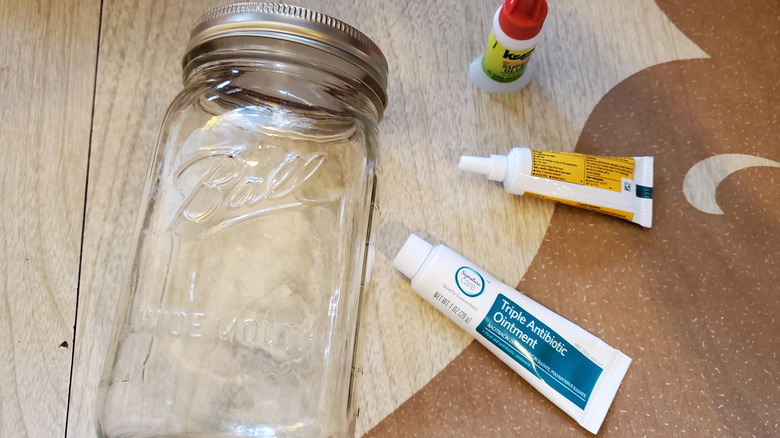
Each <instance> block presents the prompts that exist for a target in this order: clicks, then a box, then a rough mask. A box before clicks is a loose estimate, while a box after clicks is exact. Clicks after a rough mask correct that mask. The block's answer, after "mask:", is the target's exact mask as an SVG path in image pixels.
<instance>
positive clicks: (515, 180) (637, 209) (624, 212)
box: [459, 148, 653, 228]
mask: <svg viewBox="0 0 780 438" xmlns="http://www.w3.org/2000/svg"><path fill="white" fill-rule="evenodd" d="M459 167H460V168H461V169H462V170H466V171H469V172H474V173H479V174H481V175H485V176H487V178H488V179H489V180H492V181H501V182H502V183H503V184H504V189H505V190H506V191H507V192H509V193H513V194H515V195H522V194H528V195H535V196H538V197H541V198H545V199H552V200H554V201H558V202H562V203H564V204H569V205H573V206H575V207H581V208H586V209H588V210H593V211H598V212H600V213H605V214H608V215H612V216H616V217H619V218H621V219H626V220H629V221H631V222H634V223H637V224H639V225H641V226H643V227H647V228H650V227H651V226H652V225H653V157H629V158H626V157H600V156H596V155H585V154H576V153H570V152H554V151H540V150H533V149H527V148H515V149H512V151H511V152H509V154H508V155H506V156H504V155H491V156H490V158H482V157H468V156H463V157H461V158H460V164H459Z"/></svg>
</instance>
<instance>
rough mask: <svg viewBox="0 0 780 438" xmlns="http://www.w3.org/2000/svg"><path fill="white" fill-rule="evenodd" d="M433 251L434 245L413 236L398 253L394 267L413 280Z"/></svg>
mask: <svg viewBox="0 0 780 438" xmlns="http://www.w3.org/2000/svg"><path fill="white" fill-rule="evenodd" d="M432 249H433V245H431V244H430V243H428V242H426V241H425V240H423V239H422V238H420V237H419V236H418V235H416V234H412V235H410V236H409V238H408V239H406V243H404V246H402V247H401V250H400V251H398V255H397V256H395V260H393V266H395V268H396V269H398V270H399V271H401V273H402V274H404V275H405V276H407V277H409V278H413V277H414V275H415V274H417V271H419V270H420V268H421V267H422V265H423V263H425V259H427V258H428V254H430V252H431V250H432Z"/></svg>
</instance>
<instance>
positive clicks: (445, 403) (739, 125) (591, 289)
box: [365, 0, 780, 438]
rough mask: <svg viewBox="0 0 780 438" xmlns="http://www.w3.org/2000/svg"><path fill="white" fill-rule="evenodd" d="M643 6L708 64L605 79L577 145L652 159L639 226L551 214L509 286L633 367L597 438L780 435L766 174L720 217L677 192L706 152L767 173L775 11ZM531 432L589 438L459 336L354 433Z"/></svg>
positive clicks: (777, 265) (741, 187) (739, 177)
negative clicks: (379, 415) (409, 392)
mask: <svg viewBox="0 0 780 438" xmlns="http://www.w3.org/2000/svg"><path fill="white" fill-rule="evenodd" d="M658 4H659V6H660V7H661V8H662V9H663V10H664V12H665V13H666V14H667V15H668V16H669V18H670V20H671V21H672V22H673V23H674V24H675V25H677V26H678V27H679V28H680V30H681V31H682V32H684V33H685V34H686V35H688V36H689V38H691V39H692V40H693V41H694V42H696V43H697V44H698V45H699V46H700V47H701V48H702V49H703V50H704V51H705V52H707V53H708V54H709V55H710V56H711V59H697V60H683V61H675V62H670V63H666V64H661V65H657V66H653V67H651V68H648V69H645V70H643V71H641V72H639V73H638V74H636V75H633V76H631V77H630V78H628V79H626V80H625V81H623V82H621V83H620V84H619V85H617V86H616V87H615V88H613V89H612V90H611V91H610V92H609V93H608V94H607V95H606V96H605V97H604V98H603V99H602V100H601V101H600V102H599V104H598V105H597V106H596V108H595V109H594V111H593V112H592V114H591V116H590V117H589V119H588V121H587V123H586V125H585V128H584V130H583V132H582V134H581V136H580V138H579V141H578V144H577V148H576V150H577V151H578V152H585V153H595V154H600V155H619V156H630V155H653V156H655V159H656V171H655V184H654V207H655V212H654V225H653V228H652V229H650V230H645V229H641V228H639V227H637V226H635V225H632V224H629V223H624V222H621V221H618V220H616V219H613V218H610V217H606V216H599V215H595V214H592V213H588V212H584V211H581V210H577V209H575V208H572V207H567V206H558V207H556V210H555V213H554V215H553V219H552V222H551V223H550V226H549V229H548V231H547V235H546V237H545V240H544V243H543V244H542V246H541V248H540V250H539V252H538V253H537V255H536V257H535V259H534V260H533V262H532V264H531V266H530V268H529V269H528V271H527V272H526V274H525V276H524V278H523V280H522V281H521V282H520V284H519V285H518V286H517V287H518V289H519V290H521V291H523V292H525V293H527V294H528V295H529V296H531V297H532V298H534V299H535V300H537V301H539V302H540V303H542V304H544V305H547V306H548V307H550V308H552V309H554V310H556V311H557V312H559V313H560V314H561V315H564V316H566V317H567V318H569V319H570V320H572V321H574V322H576V323H578V324H579V325H581V326H582V327H584V328H586V329H587V330H589V331H590V332H592V333H594V334H596V335H597V336H599V337H600V338H602V339H604V340H605V341H606V342H607V343H609V344H611V345H613V346H615V347H617V348H618V349H620V350H621V351H623V352H624V353H626V354H627V355H628V356H630V357H631V358H632V359H633V363H632V365H631V367H630V368H629V371H628V373H627V375H626V378H625V379H624V381H623V384H622V386H621V388H620V390H619V392H618V394H617V396H616V398H615V401H614V403H613V405H612V407H611V409H610V411H609V413H608V414H607V418H606V420H605V422H604V424H603V425H602V428H601V431H600V433H599V435H601V436H624V437H641V436H663V437H668V436H759V437H769V436H780V426H779V425H778V422H780V414H779V413H780V389H778V387H779V386H780V369H779V368H778V357H777V356H778V352H780V342H779V341H778V335H779V334H780V322H779V321H778V317H777V316H776V315H777V314H778V313H780V303H779V301H778V298H777V296H778V292H780V286H779V285H778V284H779V283H778V272H780V262H778V249H780V202H778V201H780V185H779V184H778V181H780V169H777V168H772V167H751V168H747V169H744V170H741V171H739V172H735V173H733V174H732V175H730V176H729V177H727V178H726V179H725V180H724V181H723V182H722V183H721V184H720V185H719V186H718V190H717V196H716V199H717V203H718V205H719V206H720V207H721V208H722V210H723V211H724V212H725V214H723V215H715V214H709V213H705V212H702V211H700V210H697V209H696V208H694V207H693V206H692V205H691V204H690V203H689V202H688V201H687V200H686V198H685V195H684V194H683V180H684V177H685V175H686V173H687V172H688V171H689V169H690V168H691V167H692V166H693V165H695V164H696V163H697V162H699V161H701V160H703V159H706V158H709V157H713V156H718V155H724V154H744V155H751V156H756V157H762V158H765V159H769V160H773V161H774V162H776V163H780V128H779V127H778V116H777V114H778V109H779V108H778V102H780V90H779V89H778V87H779V85H778V73H779V72H780V62H779V61H778V54H780V53H778V52H780V3H778V2H774V1H771V2H770V1H753V2H727V1H724V0H717V1H707V2H705V1H701V0H697V1H693V2H674V1H666V0H659V1H658ZM723 159H724V160H728V159H733V156H731V155H724V157H723ZM465 255H466V256H467V257H468V254H465ZM529 434H530V435H532V436H549V437H557V436H590V434H589V433H588V432H587V431H585V430H584V429H582V428H581V427H579V426H578V425H577V424H576V423H575V422H574V421H573V420H572V419H570V418H569V417H568V416H567V415H565V414H564V413H563V412H562V411H560V410H559V409H558V408H556V407H555V406H553V405H552V404H551V403H550V402H548V401H547V400H546V399H545V398H544V397H543V396H542V395H540V394H539V393H538V392H536V391H535V390H534V389H533V388H532V387H531V386H530V385H529V384H527V383H526V382H524V381H523V380H522V379H520V378H519V377H518V376H517V375H515V374H514V373H513V372H512V371H511V370H510V369H509V368H508V367H506V366H505V365H503V364H502V363H501V362H500V361H498V360H497V359H495V358H494V357H493V356H492V355H490V353H488V352H487V350H485V349H484V348H483V347H482V346H480V345H479V344H477V343H476V342H473V343H472V344H471V345H470V346H469V347H467V348H466V350H465V351H463V353H461V354H460V355H459V356H458V357H457V358H455V359H454V360H453V361H452V362H451V363H450V364H449V365H448V366H447V367H446V368H445V369H444V370H443V371H441V372H440V373H439V374H438V375H437V376H436V377H435V378H434V379H433V380H431V381H430V382H429V383H428V384H427V385H426V386H425V387H424V388H423V389H422V390H420V391H419V392H417V393H416V394H415V395H414V396H412V397H411V398H410V399H409V400H408V401H407V402H406V403H404V404H402V405H401V406H400V407H399V408H398V409H397V410H396V411H395V412H394V413H392V414H391V415H390V416H388V417H387V418H386V419H385V420H383V421H382V422H380V423H379V424H378V425H377V426H376V427H374V428H373V429H372V430H371V431H369V432H368V433H367V434H366V435H365V436H366V437H375V438H381V437H391V436H392V437H397V436H403V437H406V436H409V437H416V436H420V437H503V436H523V435H529Z"/></svg>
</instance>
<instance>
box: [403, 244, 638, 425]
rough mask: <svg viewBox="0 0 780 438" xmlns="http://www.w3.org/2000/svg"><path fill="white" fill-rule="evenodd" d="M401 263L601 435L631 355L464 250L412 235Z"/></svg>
mask: <svg viewBox="0 0 780 438" xmlns="http://www.w3.org/2000/svg"><path fill="white" fill-rule="evenodd" d="M393 266H395V267H396V268H397V269H398V270H399V271H401V273H403V274H404V275H405V276H407V277H409V278H411V280H412V289H413V290H414V291H415V292H417V294H419V295H420V296H421V297H423V298H424V299H425V300H427V301H428V302H429V303H431V304H432V305H433V306H434V307H436V308H437V309H439V311H440V312H442V313H443V314H445V315H446V316H448V317H449V318H450V319H451V320H453V321H454V322H455V323H456V324H458V325H459V326H460V327H461V328H462V329H463V330H466V332H468V333H469V334H470V335H472V336H474V338H475V339H476V340H477V341H479V342H480V343H481V344H482V345H484V346H485V347H486V348H487V349H488V350H490V352H492V353H493V354H495V355H496V356H497V357H498V358H499V359H501V361H503V362H504V363H505V364H507V365H508V366H509V367H510V368H512V369H513V370H514V371H515V372H517V373H518V374H519V375H520V376H522V377H523V378H524V379H525V380H527V381H528V382H529V383H531V385H533V386H534V388H536V389H537V390H539V391H540V392H541V393H542V394H544V395H545V396H546V397H547V398H548V399H550V401H552V402H553V403H554V404H555V405H557V406H558V407H559V408H561V409H563V411H564V412H566V413H567V414H569V415H570V416H571V417H573V418H574V419H575V420H576V421H577V422H578V423H579V424H580V425H582V426H583V427H584V428H585V429H587V430H588V431H589V432H591V433H594V434H595V433H597V432H598V430H599V427H601V423H602V422H603V421H604V417H605V416H606V414H607V410H608V409H609V406H610V404H612V399H613V398H614V397H615V393H616V392H617V390H618V386H620V382H621V381H622V380H623V376H624V375H625V374H626V371H627V370H628V366H629V364H630V363H631V359H630V358H629V357H628V356H626V355H625V354H623V353H621V352H620V351H618V350H616V349H614V348H612V347H610V346H609V345H607V344H606V343H604V342H603V341H602V340H600V339H598V338H597V337H595V336H593V335H591V334H590V333H588V332H587V331H585V330H584V329H582V328H581V327H579V326H577V325H575V324H574V323H572V322H570V321H568V320H566V319H564V318H563V317H561V316H560V315H558V314H556V313H554V312H553V311H551V310H549V309H547V308H546V307H544V306H542V305H541V304H539V303H537V302H535V301H533V300H532V299H530V298H528V297H527V296H525V295H523V294H522V293H520V292H518V291H517V290H515V289H513V288H512V287H509V286H507V285H506V284H503V283H501V282H500V281H498V280H496V279H495V278H493V277H492V276H491V275H490V274H488V273H487V272H485V271H483V270H482V269H481V268H479V267H477V266H475V265H474V264H473V263H471V262H470V261H468V260H466V259H465V258H464V257H463V256H461V255H459V254H457V253H456V252H454V251H453V250H451V249H449V248H447V247H446V246H443V245H437V246H435V247H434V246H432V245H431V244H430V243H428V242H426V241H425V240H423V239H421V238H420V237H418V236H417V235H414V234H412V235H411V236H409V238H408V240H407V241H406V243H405V244H404V246H403V247H402V248H401V250H400V251H399V253H398V255H397V256H396V258H395V260H394V261H393Z"/></svg>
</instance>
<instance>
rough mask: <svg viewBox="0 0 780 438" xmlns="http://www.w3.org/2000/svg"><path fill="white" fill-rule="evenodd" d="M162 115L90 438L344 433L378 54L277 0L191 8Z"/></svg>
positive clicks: (371, 183) (366, 238)
mask: <svg viewBox="0 0 780 438" xmlns="http://www.w3.org/2000/svg"><path fill="white" fill-rule="evenodd" d="M183 83H184V88H183V90H182V91H181V92H180V93H179V95H178V96H177V97H176V98H175V99H174V100H173V102H172V103H171V105H170V107H169V109H168V112H167V115H166V116H165V119H164V121H163V123H162V128H161V133H160V137H159V141H158V143H157V147H156V149H155V151H154V155H153V158H152V164H151V170H150V172H149V174H148V176H147V181H146V189H145V198H144V203H143V206H142V208H141V211H140V214H139V222H138V231H137V236H138V238H137V246H136V248H135V254H134V259H133V260H134V261H133V264H132V268H131V269H130V274H129V279H128V281H127V284H126V286H125V288H124V290H123V293H122V295H121V297H120V298H119V307H118V310H117V315H116V323H115V327H114V331H113V334H112V338H111V342H110V346H109V350H108V353H107V356H106V363H105V368H104V372H103V376H102V379H101V381H100V393H99V397H98V407H97V409H98V411H97V421H98V431H99V434H100V435H101V436H103V437H125V438H129V437H209V438H217V437H344V436H351V435H354V427H355V407H354V403H353V402H352V394H353V386H354V379H355V374H356V372H355V370H356V369H359V366H358V365H359V364H358V363H357V362H356V361H357V360H358V356H359V354H357V353H356V350H358V348H357V345H358V343H357V332H358V327H359V316H360V309H361V301H362V295H363V291H364V288H365V286H366V284H365V283H367V277H368V275H369V273H370V269H371V266H370V265H371V259H372V250H373V242H372V232H371V222H372V214H373V213H374V211H375V207H374V206H375V202H376V200H375V199H374V197H375V194H376V183H377V151H376V148H377V144H376V143H377V142H376V137H377V124H378V123H379V120H380V119H381V118H382V113H383V111H384V109H385V107H386V104H387V94H386V86H387V62H386V60H385V57H384V55H383V54H382V52H381V51H380V50H379V48H378V47H377V46H376V45H375V44H374V43H373V42H372V41H371V40H370V39H369V38H367V37H366V36H365V35H364V34H362V33H361V32H359V31H357V30H356V29H354V28H353V27H351V26H349V25H347V24H346V23H344V22H341V21H339V20H337V19H334V18H331V17H329V16H326V15H323V14H320V13H317V12H314V11H310V10H307V9H303V8H300V7H295V6H288V5H282V4H270V3H239V4H233V5H228V6H225V7H222V8H218V9H215V10H213V11H211V12H208V13H207V14H205V15H204V16H203V17H202V18H201V19H200V20H199V21H198V22H197V23H196V25H195V27H194V30H193V31H192V34H191V37H190V41H189V44H188V45H187V48H186V52H185V55H184V60H183Z"/></svg>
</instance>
